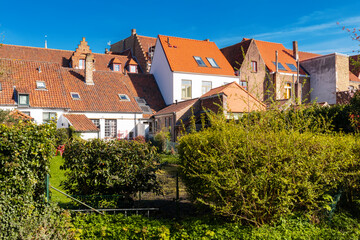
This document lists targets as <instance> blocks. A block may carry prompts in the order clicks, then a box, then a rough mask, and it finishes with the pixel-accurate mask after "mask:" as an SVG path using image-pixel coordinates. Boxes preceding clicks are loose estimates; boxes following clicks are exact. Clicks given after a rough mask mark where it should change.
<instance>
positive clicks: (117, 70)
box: [113, 63, 121, 72]
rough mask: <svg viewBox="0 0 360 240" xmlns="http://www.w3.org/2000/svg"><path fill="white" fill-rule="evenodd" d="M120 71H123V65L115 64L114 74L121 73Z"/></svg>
mask: <svg viewBox="0 0 360 240" xmlns="http://www.w3.org/2000/svg"><path fill="white" fill-rule="evenodd" d="M120 69H121V64H118V63H114V64H113V71H114V72H120Z"/></svg>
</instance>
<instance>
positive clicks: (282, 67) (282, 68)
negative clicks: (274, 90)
mask: <svg viewBox="0 0 360 240" xmlns="http://www.w3.org/2000/svg"><path fill="white" fill-rule="evenodd" d="M273 64H274V65H275V67H276V62H273ZM278 68H279V70H282V71H287V70H286V68H284V66H283V65H282V64H281V63H279V62H278Z"/></svg>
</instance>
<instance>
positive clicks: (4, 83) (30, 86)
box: [0, 39, 165, 139]
mask: <svg viewBox="0 0 360 240" xmlns="http://www.w3.org/2000/svg"><path fill="white" fill-rule="evenodd" d="M134 68H135V70H134ZM0 69H1V70H2V72H4V74H2V75H1V76H0V109H8V110H12V109H18V110H19V111H21V112H23V113H25V114H27V115H30V116H31V117H32V118H33V119H34V121H35V122H36V123H38V124H41V123H44V122H48V121H51V120H53V119H57V120H58V121H57V127H58V128H67V127H69V126H73V127H74V128H75V130H76V131H78V132H80V133H81V135H82V137H83V138H84V139H90V138H106V139H114V138H117V139H131V138H134V137H136V136H139V135H142V136H146V135H147V134H148V133H149V127H150V126H149V123H150V121H149V117H150V116H151V115H152V114H153V113H155V112H156V111H159V110H160V109H162V108H163V107H165V102H164V100H163V98H162V96H161V93H160V91H159V88H158V86H157V84H156V81H155V79H154V77H153V75H151V74H140V73H137V70H136V69H137V65H136V62H135V61H134V60H133V59H131V58H130V57H128V56H121V55H113V54H96V53H92V52H91V50H90V48H89V46H88V45H87V42H86V41H85V39H83V40H82V41H81V43H80V44H79V46H78V48H77V49H76V51H64V50H54V49H45V48H33V47H22V46H13V45H6V44H4V45H2V47H0ZM132 71H133V73H132Z"/></svg>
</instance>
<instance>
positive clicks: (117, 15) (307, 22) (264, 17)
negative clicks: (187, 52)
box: [0, 0, 360, 55]
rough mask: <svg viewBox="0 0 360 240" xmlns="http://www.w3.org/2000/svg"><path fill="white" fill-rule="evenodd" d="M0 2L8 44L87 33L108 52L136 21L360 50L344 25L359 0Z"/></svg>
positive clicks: (359, 15)
mask: <svg viewBox="0 0 360 240" xmlns="http://www.w3.org/2000/svg"><path fill="white" fill-rule="evenodd" d="M339 2H341V4H339ZM296 3H297V4H296ZM0 6H1V9H2V10H1V11H0V42H1V43H5V44H14V45H23V46H34V47H43V46H44V39H45V37H44V36H45V35H47V41H48V47H49V48H55V49H65V50H75V48H76V47H77V45H78V44H79V42H80V40H81V38H82V37H86V40H87V41H88V43H89V45H90V48H91V49H92V51H93V52H98V53H103V52H104V50H105V48H106V47H107V43H108V42H109V41H111V43H115V42H117V41H119V40H121V39H123V38H126V37H128V36H129V35H130V30H131V29H132V28H136V30H137V33H138V34H139V35H144V36H151V37H156V36H157V35H158V34H163V35H170V36H177V37H185V38H193V39H206V38H209V39H210V40H211V41H214V42H215V43H216V44H217V45H218V47H220V48H222V47H225V46H230V45H232V44H235V43H237V42H240V41H241V39H242V38H243V37H247V38H255V39H258V40H264V41H271V42H279V43H283V44H284V45H285V47H287V48H291V47H292V41H293V40H297V41H298V43H299V50H300V51H309V52H315V53H320V54H327V53H331V52H339V53H345V54H349V55H354V54H356V53H357V51H358V50H360V46H359V44H360V42H358V41H353V40H351V38H350V35H349V33H347V32H346V31H343V30H342V28H341V27H342V26H346V27H349V28H354V27H355V28H360V11H359V9H360V1H332V0H328V1H324V0H315V1H314V0H313V1H307V0H306V1H296V2H295V1H282V0H278V1H269V0H268V1H262V0H259V1H227V0H223V1H213V0H207V1H188V0H183V1H142V0H141V1H107V2H106V1H103V2H100V1H93V0H88V1H76V0H74V1H2V2H1V3H0ZM337 22H339V23H340V25H337V24H336V23H337ZM359 33H360V32H359ZM353 51H355V52H353Z"/></svg>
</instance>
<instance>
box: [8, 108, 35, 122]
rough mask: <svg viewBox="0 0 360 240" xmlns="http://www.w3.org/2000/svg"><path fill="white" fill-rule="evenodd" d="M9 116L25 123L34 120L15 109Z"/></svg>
mask: <svg viewBox="0 0 360 240" xmlns="http://www.w3.org/2000/svg"><path fill="white" fill-rule="evenodd" d="M9 115H10V116H12V117H13V118H14V119H22V120H25V121H29V120H34V118H32V117H30V116H29V115H27V114H25V113H23V112H21V111H19V110H18V109H15V110H13V111H11V112H10V113H9Z"/></svg>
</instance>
